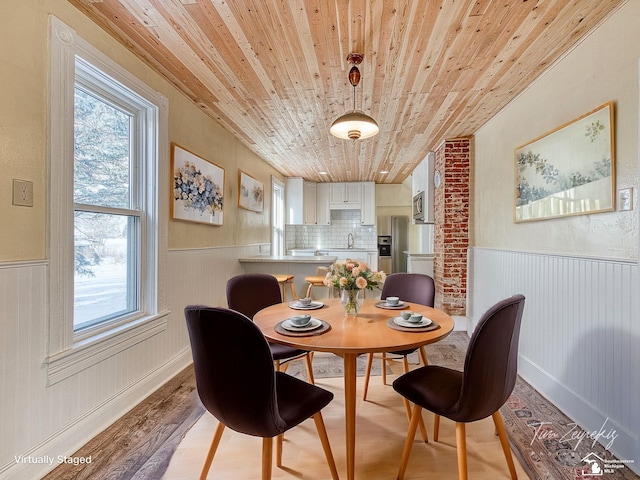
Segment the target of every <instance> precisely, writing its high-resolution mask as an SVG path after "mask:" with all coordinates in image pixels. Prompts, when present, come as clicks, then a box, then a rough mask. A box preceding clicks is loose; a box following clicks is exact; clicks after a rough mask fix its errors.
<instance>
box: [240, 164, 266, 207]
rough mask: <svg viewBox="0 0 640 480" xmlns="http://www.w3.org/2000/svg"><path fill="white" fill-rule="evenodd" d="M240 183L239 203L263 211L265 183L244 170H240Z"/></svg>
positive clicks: (241, 205)
mask: <svg viewBox="0 0 640 480" xmlns="http://www.w3.org/2000/svg"><path fill="white" fill-rule="evenodd" d="M238 183H239V187H238V205H239V206H240V207H242V208H246V209H247V210H251V211H254V212H261V211H262V209H263V208H264V185H263V184H262V183H260V182H259V181H257V180H256V179H255V178H253V177H252V176H251V175H248V174H246V173H244V172H243V171H242V170H239V171H238Z"/></svg>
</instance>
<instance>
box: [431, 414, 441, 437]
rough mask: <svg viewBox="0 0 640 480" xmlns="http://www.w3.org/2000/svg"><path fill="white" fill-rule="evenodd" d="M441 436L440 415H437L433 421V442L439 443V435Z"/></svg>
mask: <svg viewBox="0 0 640 480" xmlns="http://www.w3.org/2000/svg"><path fill="white" fill-rule="evenodd" d="M439 434H440V415H436V416H435V417H434V419H433V441H434V442H437V441H438V435H439Z"/></svg>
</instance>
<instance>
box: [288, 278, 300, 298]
mask: <svg viewBox="0 0 640 480" xmlns="http://www.w3.org/2000/svg"><path fill="white" fill-rule="evenodd" d="M287 283H288V284H289V290H291V300H298V294H297V293H296V286H295V285H294V284H293V279H291V280H289V281H288V282H287Z"/></svg>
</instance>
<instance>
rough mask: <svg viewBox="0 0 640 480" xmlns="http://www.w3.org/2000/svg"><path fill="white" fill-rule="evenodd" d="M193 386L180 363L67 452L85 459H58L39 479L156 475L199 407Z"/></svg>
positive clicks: (139, 478) (129, 479) (189, 370)
mask: <svg viewBox="0 0 640 480" xmlns="http://www.w3.org/2000/svg"><path fill="white" fill-rule="evenodd" d="M195 386H196V383H195V377H194V375H193V368H192V367H189V368H186V369H185V370H183V371H182V372H180V373H179V374H178V375H176V376H175V377H174V378H173V379H171V380H170V381H169V382H167V383H166V384H165V385H163V386H162V387H160V388H159V389H158V390H156V391H155V392H154V393H153V394H151V395H150V396H149V397H147V398H146V399H145V400H144V401H143V402H141V403H140V404H138V405H136V406H135V407H134V408H133V409H132V410H131V411H129V412H128V413H126V414H125V415H124V416H123V417H122V418H120V419H119V420H118V421H117V422H115V423H114V424H113V425H111V426H109V427H108V428H107V429H105V430H104V431H103V432H102V433H101V434H100V435H98V436H96V437H94V438H93V439H91V440H90V441H89V442H88V443H87V444H86V445H84V446H83V447H82V448H81V449H80V450H78V451H77V452H75V453H74V454H73V455H72V456H73V457H88V456H91V459H92V461H91V464H87V465H73V464H62V465H60V466H59V467H57V468H56V469H55V470H53V471H52V472H51V473H49V474H48V475H46V476H45V477H44V480H71V479H73V480H84V479H88V480H89V479H90V480H95V479H100V480H107V479H114V480H115V479H122V480H132V479H135V480H143V479H145V480H146V479H149V480H157V479H158V478H160V477H161V476H162V473H163V472H164V471H165V469H166V467H167V464H168V463H169V460H170V458H171V454H172V452H173V450H174V449H175V447H176V446H177V445H178V444H179V443H180V440H181V439H182V437H183V435H184V434H185V433H186V432H187V431H188V430H189V428H191V426H192V425H193V423H194V422H195V421H196V420H197V419H198V418H199V417H200V415H201V414H202V412H204V407H203V406H202V404H201V403H200V400H199V399H198V395H197V392H196V390H195Z"/></svg>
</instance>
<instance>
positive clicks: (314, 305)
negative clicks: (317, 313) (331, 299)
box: [289, 301, 324, 310]
mask: <svg viewBox="0 0 640 480" xmlns="http://www.w3.org/2000/svg"><path fill="white" fill-rule="evenodd" d="M289 307H291V308H293V309H294V310H316V309H318V308H322V307H324V303H322V302H314V301H311V303H310V304H309V305H302V304H301V303H298V302H289Z"/></svg>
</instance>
